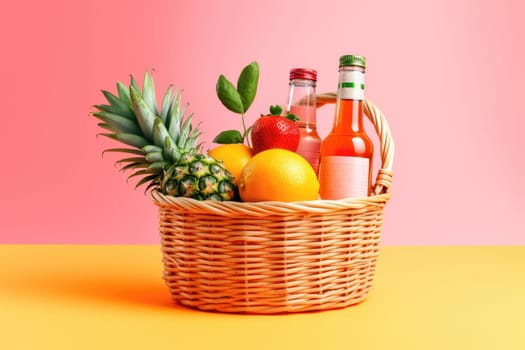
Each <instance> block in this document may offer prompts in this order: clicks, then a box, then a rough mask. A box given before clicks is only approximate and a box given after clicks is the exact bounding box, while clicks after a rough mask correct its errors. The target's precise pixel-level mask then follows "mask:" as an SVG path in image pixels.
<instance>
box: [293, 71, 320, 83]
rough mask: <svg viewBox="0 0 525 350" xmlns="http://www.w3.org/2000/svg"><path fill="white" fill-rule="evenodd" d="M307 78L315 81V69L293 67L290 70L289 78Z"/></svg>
mask: <svg viewBox="0 0 525 350" xmlns="http://www.w3.org/2000/svg"><path fill="white" fill-rule="evenodd" d="M292 79H308V80H313V81H317V71H316V70H315V69H309V68H293V69H291V70H290V80H292Z"/></svg>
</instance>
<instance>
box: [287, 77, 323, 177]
mask: <svg viewBox="0 0 525 350" xmlns="http://www.w3.org/2000/svg"><path fill="white" fill-rule="evenodd" d="M316 82H317V72H316V71H315V70H314V69H308V68H294V69H291V70H290V84H289V85H290V89H289V94H288V103H287V105H286V109H287V111H288V112H289V113H292V114H294V115H296V116H297V117H298V118H299V120H298V121H297V124H298V125H299V130H300V132H301V138H300V140H299V146H298V147H297V151H296V152H297V153H298V154H299V155H301V156H302V157H303V158H305V159H306V160H307V161H308V163H310V165H311V166H312V168H313V169H314V171H315V174H316V175H317V173H318V170H319V150H320V148H321V138H320V137H319V134H318V133H317V126H316V112H317V106H316V100H315V85H316Z"/></svg>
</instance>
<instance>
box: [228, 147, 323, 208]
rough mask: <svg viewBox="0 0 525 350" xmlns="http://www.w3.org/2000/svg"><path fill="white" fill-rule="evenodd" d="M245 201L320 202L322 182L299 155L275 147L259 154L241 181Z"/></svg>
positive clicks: (245, 170)
mask: <svg viewBox="0 0 525 350" xmlns="http://www.w3.org/2000/svg"><path fill="white" fill-rule="evenodd" d="M238 185H239V194H240V196H241V199H242V200H243V201H244V202H259V201H281V202H293V201H307V200H315V199H317V196H318V193H319V181H317V176H316V175H315V172H314V170H313V169H312V166H311V165H310V164H309V163H308V162H307V161H306V160H305V159H304V158H303V157H301V156H300V155H298V154H297V153H294V152H291V151H288V150H285V149H281V148H272V149H269V150H266V151H263V152H260V153H257V154H256V155H255V156H254V157H253V158H252V159H250V161H248V163H247V164H246V165H245V166H244V169H243V170H242V173H241V177H240V179H239V182H238Z"/></svg>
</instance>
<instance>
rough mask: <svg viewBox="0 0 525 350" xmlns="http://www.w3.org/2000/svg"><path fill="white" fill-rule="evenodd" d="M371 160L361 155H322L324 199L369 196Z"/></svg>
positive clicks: (321, 193) (321, 189)
mask: <svg viewBox="0 0 525 350" xmlns="http://www.w3.org/2000/svg"><path fill="white" fill-rule="evenodd" d="M369 166H370V160H369V159H368V158H361V157H344V156H327V157H321V166H320V168H319V182H320V184H321V188H320V195H321V198H322V199H342V198H355V197H367V196H368V172H369Z"/></svg>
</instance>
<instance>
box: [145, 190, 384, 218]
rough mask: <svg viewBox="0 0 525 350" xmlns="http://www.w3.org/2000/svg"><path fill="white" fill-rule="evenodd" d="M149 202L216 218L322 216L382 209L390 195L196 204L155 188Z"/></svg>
mask: <svg viewBox="0 0 525 350" xmlns="http://www.w3.org/2000/svg"><path fill="white" fill-rule="evenodd" d="M150 197H151V200H152V201H153V203H154V204H155V205H157V206H158V207H170V208H172V209H175V208H176V209H179V210H182V211H191V212H192V213H197V212H202V213H214V214H219V215H239V214H247V215H253V216H268V215H280V214H281V215H286V214H292V213H298V212H302V213H309V214H325V213H328V212H336V211H341V210H348V209H365V208H368V207H370V206H375V207H378V208H380V207H383V206H384V205H385V204H386V202H387V201H388V200H389V199H390V197H391V194H390V192H387V193H383V194H378V195H372V196H369V197H362V198H344V199H337V200H325V199H318V200H310V201H296V202H279V201H261V202H236V201H223V202H219V201H212V200H209V201H199V200H196V199H193V198H186V197H174V196H169V195H165V194H162V193H161V192H160V191H159V190H158V189H153V190H152V191H150Z"/></svg>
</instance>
